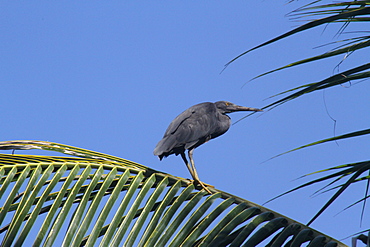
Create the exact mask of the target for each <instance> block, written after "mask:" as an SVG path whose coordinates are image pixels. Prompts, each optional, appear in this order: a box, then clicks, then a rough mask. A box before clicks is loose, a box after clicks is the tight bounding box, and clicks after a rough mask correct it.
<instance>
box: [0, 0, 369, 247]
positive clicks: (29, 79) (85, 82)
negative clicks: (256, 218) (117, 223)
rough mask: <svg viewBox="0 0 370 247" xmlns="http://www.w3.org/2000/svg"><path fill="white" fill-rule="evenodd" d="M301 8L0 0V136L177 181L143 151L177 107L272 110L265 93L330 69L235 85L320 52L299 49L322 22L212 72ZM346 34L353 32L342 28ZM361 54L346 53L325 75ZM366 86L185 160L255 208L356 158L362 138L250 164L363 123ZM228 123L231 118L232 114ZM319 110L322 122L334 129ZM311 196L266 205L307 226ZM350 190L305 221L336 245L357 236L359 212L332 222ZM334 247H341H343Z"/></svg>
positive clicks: (322, 37) (249, 126)
mask: <svg viewBox="0 0 370 247" xmlns="http://www.w3.org/2000/svg"><path fill="white" fill-rule="evenodd" d="M304 3H306V2H302V1H299V2H295V3H293V4H288V5H286V1H272V0H266V1H214V2H209V1H140V2H137V1H78V2H68V1H51V2H50V1H38V2H37V3H36V2H26V1H2V2H1V3H0V33H1V35H0V81H1V92H0V105H1V108H0V112H1V128H0V136H1V140H2V141H6V140H45V141H52V142H58V143H63V144H67V145H72V146H77V147H81V148H86V149H91V150H94V151H99V152H103V153H107V154H111V155H116V156H119V157H122V158H126V159H129V160H132V161H135V162H138V163H141V164H143V165H146V166H149V167H151V168H154V169H157V170H160V171H163V172H166V173H170V174H173V175H176V176H180V177H185V178H189V177H190V175H189V173H188V171H187V169H186V167H185V165H184V164H183V161H182V160H181V158H180V157H176V156H170V157H168V158H166V159H164V160H163V161H161V162H160V161H159V160H158V158H157V157H155V156H154V155H153V153H152V152H153V149H154V147H155V145H156V144H157V142H158V141H159V140H160V139H161V138H162V136H163V134H164V132H165V130H166V128H167V126H168V125H169V123H170V122H171V121H172V120H173V119H174V118H175V117H176V116H177V115H178V114H180V113H181V112H182V111H184V110H185V109H187V108H188V107H190V106H192V105H194V104H197V103H200V102H206V101H211V102H214V101H218V100H227V101H231V102H233V103H236V104H239V105H244V106H250V107H263V106H265V105H267V104H269V103H271V102H273V100H272V99H267V98H268V97H269V96H271V95H274V94H276V93H279V92H281V91H283V90H286V89H290V88H292V87H294V86H297V85H301V84H305V83H310V82H316V81H318V80H320V79H324V78H326V77H328V76H330V75H333V73H336V72H337V71H338V68H337V67H336V65H338V63H339V62H340V61H341V60H342V58H343V57H342V56H341V57H336V58H332V59H327V60H325V61H321V62H318V63H312V64H309V65H304V66H299V67H297V68H294V69H290V70H285V71H281V72H278V73H274V74H271V75H269V76H266V77H263V78H260V79H258V80H255V81H252V82H249V83H247V84H245V83H246V82H248V81H249V80H250V79H251V78H253V77H254V76H256V75H258V74H260V73H263V72H266V71H268V70H270V69H274V68H276V67H278V66H282V65H286V64H288V63H290V62H293V61H296V60H298V59H303V58H306V57H309V56H313V55H316V54H319V53H321V52H324V51H327V50H329V49H331V48H333V47H330V46H329V47H322V48H318V49H313V48H314V47H316V46H319V45H321V44H325V43H328V42H332V41H335V40H337V38H336V37H335V34H336V31H337V30H338V28H339V26H338V25H329V26H325V27H318V28H315V29H314V30H312V31H309V32H306V33H302V34H298V35H295V36H293V37H291V38H289V39H285V40H283V41H280V42H278V43H276V44H273V45H270V46H268V47H266V48H263V49H260V50H257V51H254V52H252V53H250V54H248V55H246V56H244V57H242V58H241V59H239V60H237V61H236V62H235V63H233V64H231V65H230V66H229V67H228V68H227V69H226V70H225V71H224V72H223V73H222V74H220V72H221V70H222V69H223V66H224V64H226V63H227V62H228V61H229V60H230V59H232V58H233V57H235V56H236V55H238V54H240V53H241V52H243V51H245V50H247V49H249V48H251V47H253V46H255V45H258V44H259V43H262V42H264V41H266V40H268V39H269V38H273V37H275V36H277V35H279V34H281V33H283V32H286V31H288V30H291V29H292V28H294V27H296V26H297V25H299V24H300V23H299V22H292V21H290V20H289V18H287V17H286V16H285V14H287V13H288V12H289V11H291V10H293V9H295V8H297V7H299V6H300V4H304ZM353 30H358V29H357V27H356V26H353V27H349V29H348V31H353ZM347 37H349V36H347V35H345V34H344V35H342V36H341V37H340V38H347ZM368 57H369V56H367V57H366V56H364V55H362V56H361V55H360V54H353V55H351V56H350V57H349V58H348V59H347V60H345V61H344V63H342V64H341V65H340V66H339V71H343V70H345V69H348V68H351V67H352V66H354V65H355V64H358V63H361V62H365V61H367V60H368ZM243 85H244V87H243ZM369 89H370V85H369V84H368V83H366V82H363V83H357V84H356V83H353V84H347V85H342V86H338V87H336V88H334V89H330V90H326V91H321V92H317V93H313V94H310V95H307V96H304V97H302V98H299V99H297V100H294V101H291V102H290V103H287V104H285V105H283V106H280V107H278V108H276V109H274V110H273V111H269V112H265V113H262V114H255V115H253V116H251V117H248V118H246V119H244V120H243V121H241V122H239V123H237V124H236V125H233V126H232V127H231V128H230V130H229V131H228V132H227V133H226V134H225V135H223V136H221V137H219V138H217V139H215V140H212V141H210V142H208V143H207V144H206V145H203V146H201V147H199V148H198V149H197V150H196V151H195V152H194V159H195V162H196V166H197V170H198V173H199V175H200V178H201V179H202V180H203V181H204V182H206V183H208V184H212V185H214V186H215V187H216V188H217V189H220V190H223V191H226V192H229V193H232V194H234V195H237V196H240V197H242V198H245V199H247V200H250V201H252V202H255V203H258V204H262V203H264V202H266V201H267V200H269V199H271V198H272V197H274V196H276V195H278V194H280V193H282V192H285V191H286V190H289V189H291V188H293V187H294V186H297V185H299V184H301V183H302V182H305V181H309V180H310V179H313V178H314V176H312V177H309V178H308V179H302V180H294V179H296V178H298V177H300V176H301V175H303V174H306V173H309V172H313V171H316V170H321V169H324V168H327V167H331V166H335V165H339V164H346V163H351V162H357V161H363V160H368V159H369V152H368V151H369V146H370V140H369V138H366V137H360V138H354V139H351V140H348V141H340V142H338V144H336V143H334V142H333V143H328V144H323V145H320V146H316V147H312V148H307V149H304V150H301V151H297V152H293V153H290V154H287V155H284V156H281V157H278V158H276V159H272V160H270V161H268V162H266V163H262V162H264V161H266V160H268V159H269V158H271V157H273V156H275V155H277V154H279V153H282V152H285V151H288V150H290V149H293V148H295V147H297V146H300V145H304V144H307V143H310V142H313V141H316V140H320V139H324V138H328V137H332V136H333V135H334V131H335V134H337V135H339V134H344V133H347V132H350V131H354V130H359V129H365V128H368V126H369V120H370V117H369V114H368V109H369V107H370V102H369V99H368V92H369ZM266 99H267V100H266ZM328 113H329V114H330V115H329V114H328ZM230 116H231V118H232V120H233V121H234V122H235V121H236V120H238V119H240V118H241V117H243V116H245V114H244V113H234V114H231V115H230ZM330 116H331V117H332V118H334V119H335V120H336V123H337V124H336V128H335V129H334V122H333V120H332V119H331V118H330ZM8 153H9V152H8ZM26 153H29V154H35V153H36V151H29V152H26ZM47 154H49V155H54V153H47ZM261 163H262V164H261ZM293 180H294V181H293ZM318 188H320V186H314V187H311V188H307V189H304V190H300V191H298V192H295V193H293V194H291V195H288V196H284V197H282V198H280V199H278V200H275V201H273V202H271V203H269V204H267V205H266V206H267V207H268V208H271V209H272V210H274V211H277V212H279V213H282V214H284V215H286V216H288V217H290V218H292V219H295V220H297V221H299V222H302V223H307V222H308V221H309V220H310V219H311V217H313V216H314V214H315V213H316V212H317V211H318V210H319V209H320V208H321V206H322V205H323V204H324V203H325V202H326V200H327V199H328V198H329V197H330V195H332V192H330V193H326V194H324V195H320V196H316V197H311V195H312V193H313V192H315V190H316V189H318ZM364 193H365V183H362V184H357V185H355V186H352V187H351V188H350V189H349V190H348V191H347V192H345V195H344V196H342V197H341V198H340V199H339V200H338V201H336V202H335V203H334V204H333V206H331V207H330V208H329V210H327V211H326V212H325V213H324V214H323V215H322V216H321V217H320V218H318V219H317V220H316V221H315V222H314V223H313V224H312V225H311V226H312V227H313V228H315V229H317V230H319V231H322V232H323V233H325V234H328V235H330V236H332V237H334V238H337V239H343V238H345V237H347V236H349V235H351V234H353V233H356V232H358V231H361V230H365V229H367V228H369V227H370V225H369V224H368V222H369V218H370V217H369V215H370V208H367V209H366V212H365V218H364V224H363V225H362V227H360V213H361V205H357V206H355V207H353V208H351V209H349V210H346V211H344V212H342V213H340V214H339V215H337V216H335V215H336V214H337V213H338V212H340V211H341V210H342V209H343V208H345V207H346V206H348V205H349V204H351V203H352V202H354V201H356V200H358V199H360V198H362V196H363V195H364ZM344 242H345V243H347V244H350V240H349V239H346V240H344Z"/></svg>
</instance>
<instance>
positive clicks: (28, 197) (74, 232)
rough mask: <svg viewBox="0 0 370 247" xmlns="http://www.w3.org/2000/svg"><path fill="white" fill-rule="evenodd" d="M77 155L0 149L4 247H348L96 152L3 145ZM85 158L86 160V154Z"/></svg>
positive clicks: (46, 144)
mask: <svg viewBox="0 0 370 247" xmlns="http://www.w3.org/2000/svg"><path fill="white" fill-rule="evenodd" d="M15 148H16V149H31V148H37V149H43V150H49V151H50V150H53V151H58V152H62V153H64V154H65V153H69V154H74V155H78V156H79V157H64V156H40V155H20V154H0V175H1V176H0V185H1V187H0V195H1V197H0V241H1V242H2V243H1V245H2V246H13V245H22V244H25V243H27V244H28V245H32V244H33V246H53V245H61V244H63V245H64V246H97V245H99V246H116V245H124V246H181V245H184V246H225V245H229V246H240V245H242V244H244V245H245V246H256V245H258V244H260V243H264V245H267V246H282V245H284V244H286V242H287V241H291V242H292V243H296V244H301V243H304V242H308V243H315V242H320V243H322V244H321V246H323V245H325V244H327V245H330V244H334V245H336V246H345V245H343V244H342V243H340V242H339V241H337V240H334V239H332V238H330V237H328V236H325V235H323V234H321V233H320V232H317V231H315V230H313V229H311V228H309V227H307V226H305V225H303V224H300V223H298V222H296V221H294V220H291V219H289V218H287V217H285V216H283V215H280V214H278V213H276V212H274V211H271V210H269V209H267V208H264V207H262V206H260V205H258V204H255V203H252V202H249V201H247V200H244V199H242V198H239V197H236V196H233V195H231V194H228V193H226V192H223V191H220V190H217V189H214V188H210V190H211V191H212V192H213V194H212V195H209V194H207V193H206V192H205V191H204V190H201V191H199V190H198V188H195V187H194V185H193V184H192V183H191V182H190V181H189V180H187V179H183V178H178V177H175V176H171V175H169V174H165V173H162V172H157V171H155V170H153V169H149V168H147V167H145V166H143V165H139V164H137V163H134V162H130V161H127V160H125V159H121V158H118V157H113V156H109V155H105V154H101V153H98V152H92V151H89V150H84V149H79V148H74V147H72V146H67V145H62V144H58V143H51V142H39V141H11V142H0V149H2V150H10V149H15ZM84 155H86V156H85V157H81V156H84Z"/></svg>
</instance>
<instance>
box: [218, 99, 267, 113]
mask: <svg viewBox="0 0 370 247" xmlns="http://www.w3.org/2000/svg"><path fill="white" fill-rule="evenodd" d="M215 105H216V108H217V109H218V110H219V111H220V112H221V113H222V114H225V113H231V112H236V111H262V110H260V109H257V108H252V107H245V106H239V105H235V104H233V103H231V102H228V101H217V102H215Z"/></svg>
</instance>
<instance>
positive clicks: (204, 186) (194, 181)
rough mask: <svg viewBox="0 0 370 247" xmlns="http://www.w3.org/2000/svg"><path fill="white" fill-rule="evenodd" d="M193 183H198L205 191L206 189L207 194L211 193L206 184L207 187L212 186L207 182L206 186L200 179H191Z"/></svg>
mask: <svg viewBox="0 0 370 247" xmlns="http://www.w3.org/2000/svg"><path fill="white" fill-rule="evenodd" d="M193 183H194V184H195V186H197V185H200V186H201V187H202V188H203V189H204V190H205V191H207V192H208V193H209V194H211V195H212V194H213V193H212V192H211V191H210V190H209V189H208V188H207V186H209V187H212V188H214V186H211V185H209V184H207V186H206V184H204V183H203V182H202V181H200V180H193Z"/></svg>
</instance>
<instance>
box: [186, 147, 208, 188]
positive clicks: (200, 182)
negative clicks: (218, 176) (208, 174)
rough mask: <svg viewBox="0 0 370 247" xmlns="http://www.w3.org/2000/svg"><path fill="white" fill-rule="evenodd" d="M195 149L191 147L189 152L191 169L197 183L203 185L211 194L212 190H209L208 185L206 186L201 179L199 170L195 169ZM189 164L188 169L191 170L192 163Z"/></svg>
mask: <svg viewBox="0 0 370 247" xmlns="http://www.w3.org/2000/svg"><path fill="white" fill-rule="evenodd" d="M193 151H194V149H190V150H189V152H188V155H189V159H190V163H191V169H192V171H193V174H192V176H193V179H194V181H196V182H197V183H199V184H200V186H202V188H203V189H205V190H206V191H207V192H208V193H209V194H212V192H211V191H209V189H208V188H207V186H205V185H204V183H203V182H202V181H200V179H199V176H198V173H197V170H196V169H195V165H194V160H193ZM187 166H188V169H189V170H190V165H189V164H188V165H187Z"/></svg>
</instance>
